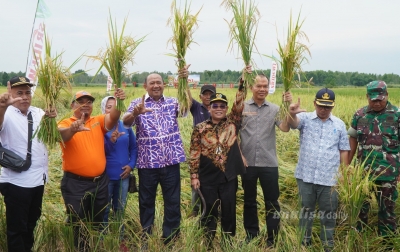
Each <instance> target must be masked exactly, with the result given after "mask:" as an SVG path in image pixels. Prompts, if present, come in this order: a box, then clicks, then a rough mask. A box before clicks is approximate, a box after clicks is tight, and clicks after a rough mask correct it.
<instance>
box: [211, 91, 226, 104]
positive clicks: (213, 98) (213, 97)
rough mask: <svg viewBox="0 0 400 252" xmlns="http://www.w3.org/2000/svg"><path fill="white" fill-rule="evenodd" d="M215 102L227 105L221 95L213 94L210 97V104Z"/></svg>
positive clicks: (224, 97) (223, 96)
mask: <svg viewBox="0 0 400 252" xmlns="http://www.w3.org/2000/svg"><path fill="white" fill-rule="evenodd" d="M217 101H222V102H226V104H228V99H226V96H225V95H224V94H221V93H215V94H212V95H211V97H210V103H213V102H217Z"/></svg>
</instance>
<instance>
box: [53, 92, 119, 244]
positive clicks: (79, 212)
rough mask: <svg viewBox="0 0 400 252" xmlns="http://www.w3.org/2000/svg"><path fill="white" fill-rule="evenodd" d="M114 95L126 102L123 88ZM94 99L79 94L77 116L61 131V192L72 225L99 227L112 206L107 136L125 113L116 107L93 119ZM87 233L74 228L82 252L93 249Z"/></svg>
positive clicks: (64, 122)
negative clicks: (87, 238)
mask: <svg viewBox="0 0 400 252" xmlns="http://www.w3.org/2000/svg"><path fill="white" fill-rule="evenodd" d="M114 96H115V97H117V98H120V99H122V100H123V99H125V93H124V91H123V90H122V89H117V90H116V91H115V94H114ZM94 100H95V98H94V97H93V96H92V95H91V94H90V93H88V92H85V91H78V92H77V93H76V94H75V96H74V99H73V100H72V103H71V109H72V110H73V112H74V114H73V116H72V117H70V118H67V119H64V120H62V121H61V122H60V123H59V124H58V130H59V131H60V133H61V136H62V139H63V141H64V145H61V149H62V159H63V164H62V167H63V170H64V176H63V178H62V180H61V193H62V196H63V198H64V203H65V206H66V208H67V214H68V215H69V220H70V222H72V223H77V221H78V220H83V221H88V222H91V223H93V225H94V226H98V225H99V224H100V223H101V222H102V221H103V216H104V210H105V209H106V206H107V203H108V177H107V175H106V174H105V167H106V158H105V153H104V135H105V134H106V133H107V131H109V130H110V129H112V128H113V127H114V125H115V124H116V123H117V122H118V119H119V116H120V114H121V112H120V111H118V110H117V109H115V108H114V107H115V106H114V107H113V108H112V110H111V112H110V113H109V114H106V115H103V114H102V115H98V116H91V114H92V111H93V102H94ZM81 231H82V232H81ZM84 232H85V231H84V230H80V225H79V224H78V225H76V226H75V227H74V245H75V247H76V248H78V249H79V251H88V249H89V243H88V241H87V240H86V237H85V235H83V234H84Z"/></svg>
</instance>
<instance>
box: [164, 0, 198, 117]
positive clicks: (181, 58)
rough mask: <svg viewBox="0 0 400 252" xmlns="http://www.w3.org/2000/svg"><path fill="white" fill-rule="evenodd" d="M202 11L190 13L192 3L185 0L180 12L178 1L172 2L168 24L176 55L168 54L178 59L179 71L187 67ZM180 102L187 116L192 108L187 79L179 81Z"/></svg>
mask: <svg viewBox="0 0 400 252" xmlns="http://www.w3.org/2000/svg"><path fill="white" fill-rule="evenodd" d="M200 11H201V9H200V10H199V11H198V12H197V13H196V14H194V15H193V14H191V13H190V3H189V4H188V3H187V1H186V0H185V6H184V8H183V9H182V10H180V9H179V8H178V6H177V4H176V0H174V1H172V5H171V17H170V18H169V19H168V22H167V24H168V25H170V26H171V28H172V37H171V38H170V39H169V40H168V43H171V45H172V50H173V51H174V53H169V54H167V55H168V56H172V57H175V58H176V66H177V67H178V70H181V69H183V68H184V67H185V66H186V60H185V56H186V52H187V50H188V49H189V46H190V44H191V43H195V42H194V41H193V34H194V32H195V31H196V29H197V27H198V25H197V18H198V16H199V14H200ZM178 101H179V104H180V113H181V114H185V113H186V112H187V110H188V109H189V108H190V107H191V104H192V101H191V100H190V99H189V86H188V82H187V78H181V77H179V79H178Z"/></svg>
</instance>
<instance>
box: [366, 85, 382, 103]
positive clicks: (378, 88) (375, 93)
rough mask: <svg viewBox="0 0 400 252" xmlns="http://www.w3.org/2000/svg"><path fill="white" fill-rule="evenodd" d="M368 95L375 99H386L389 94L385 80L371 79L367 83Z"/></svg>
mask: <svg viewBox="0 0 400 252" xmlns="http://www.w3.org/2000/svg"><path fill="white" fill-rule="evenodd" d="M367 94H368V97H369V98H370V99H371V100H372V101H374V100H384V99H385V97H386V96H387V86H386V83H385V82H384V81H371V82H370V83H368V84H367Z"/></svg>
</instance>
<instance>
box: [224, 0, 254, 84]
mask: <svg viewBox="0 0 400 252" xmlns="http://www.w3.org/2000/svg"><path fill="white" fill-rule="evenodd" d="M221 5H224V6H225V8H226V9H227V10H231V11H232V13H233V18H232V19H231V21H228V20H225V21H226V22H227V23H228V26H229V35H230V41H229V45H228V50H229V49H231V50H232V51H233V48H234V47H235V44H236V45H237V49H238V52H240V53H241V56H242V59H243V62H244V65H245V67H246V66H248V65H252V64H253V65H254V62H253V60H252V58H251V54H252V52H253V50H254V49H256V50H257V47H256V45H255V38H256V34H257V28H258V22H259V20H260V12H259V11H258V9H257V5H256V4H255V3H254V1H253V0H223V2H222V4H221ZM242 76H243V78H244V87H245V88H247V87H252V86H253V85H254V81H255V75H254V74H253V73H251V74H250V73H248V72H247V71H245V68H244V69H243V75H242Z"/></svg>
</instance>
